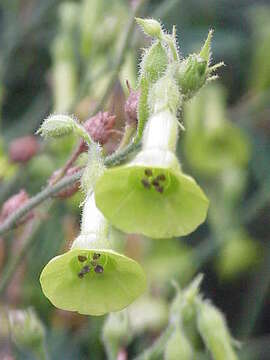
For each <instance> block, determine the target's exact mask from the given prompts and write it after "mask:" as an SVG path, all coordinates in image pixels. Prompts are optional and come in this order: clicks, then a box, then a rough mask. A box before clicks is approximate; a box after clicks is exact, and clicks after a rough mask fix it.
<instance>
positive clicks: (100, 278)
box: [40, 196, 146, 315]
mask: <svg viewBox="0 0 270 360" xmlns="http://www.w3.org/2000/svg"><path fill="white" fill-rule="evenodd" d="M107 229H108V226H107V222H106V220H105V219H104V217H103V216H102V214H101V213H100V212H99V211H98V209H97V208H96V205H95V201H94V197H93V196H90V197H88V198H87V200H86V203H85V205H84V210H83V216H82V226H81V234H80V235H79V236H78V237H77V239H76V240H75V241H74V243H73V245H72V247H71V249H70V250H69V251H68V252H67V253H65V254H63V255H60V256H56V257H55V258H53V259H52V260H51V261H50V262H49V263H48V264H47V265H46V266H45V268H44V269H43V271H42V273H41V276H40V282H41V286H42V290H43V292H44V294H45V296H46V297H47V298H48V299H49V300H50V301H51V302H52V303H53V305H55V306H56V307H58V308H60V309H63V310H69V311H77V312H78V313H80V314H85V315H103V314H105V313H108V312H112V311H118V310H121V309H123V308H125V307H126V306H127V305H129V304H130V303H131V302H133V301H134V300H135V299H136V298H137V297H138V296H139V295H141V294H142V293H143V291H144V290H145V286H146V279H145V274H144V272H143V270H142V268H141V266H140V265H139V264H138V263H137V262H135V261H134V260H132V259H130V258H128V257H126V256H124V255H121V254H119V253H118V252H116V251H114V250H112V249H111V248H110V243H109V240H108V238H107Z"/></svg>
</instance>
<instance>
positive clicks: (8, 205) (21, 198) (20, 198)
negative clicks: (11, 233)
mask: <svg viewBox="0 0 270 360" xmlns="http://www.w3.org/2000/svg"><path fill="white" fill-rule="evenodd" d="M28 200H29V196H28V194H27V192H26V191H25V190H20V192H18V194H15V195H13V196H11V197H10V198H9V199H8V200H7V201H6V202H4V204H3V206H2V210H1V214H0V223H1V222H3V221H5V220H6V219H7V218H8V217H9V216H10V215H11V214H12V213H14V211H16V210H18V209H19V208H20V207H21V206H23V205H25V203H27V201H28ZM31 217H33V213H32V212H30V213H28V214H27V215H26V216H25V217H24V218H23V220H22V221H20V223H25V222H26V221H27V220H29V219H30V218H31Z"/></svg>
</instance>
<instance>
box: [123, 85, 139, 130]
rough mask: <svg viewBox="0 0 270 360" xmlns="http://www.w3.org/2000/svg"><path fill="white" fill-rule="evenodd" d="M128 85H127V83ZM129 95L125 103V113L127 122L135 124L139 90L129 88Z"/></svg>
mask: <svg viewBox="0 0 270 360" xmlns="http://www.w3.org/2000/svg"><path fill="white" fill-rule="evenodd" d="M128 86H129V85H128ZM129 91H130V93H129V97H128V98H127V101H126V103H125V113H126V117H127V123H128V124H137V121H138V120H137V108H138V103H139V99H140V92H139V91H134V90H132V89H130V88H129Z"/></svg>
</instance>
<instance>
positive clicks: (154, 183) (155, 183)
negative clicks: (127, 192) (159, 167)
mask: <svg viewBox="0 0 270 360" xmlns="http://www.w3.org/2000/svg"><path fill="white" fill-rule="evenodd" d="M152 184H153V185H154V186H155V187H158V186H159V182H158V180H157V179H154V180H153V181H152Z"/></svg>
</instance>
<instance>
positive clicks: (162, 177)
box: [156, 174, 166, 181]
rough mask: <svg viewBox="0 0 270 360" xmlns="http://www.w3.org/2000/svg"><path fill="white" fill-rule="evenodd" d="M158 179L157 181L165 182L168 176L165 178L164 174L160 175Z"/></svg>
mask: <svg viewBox="0 0 270 360" xmlns="http://www.w3.org/2000/svg"><path fill="white" fill-rule="evenodd" d="M156 179H157V180H158V181H165V180H166V176H165V175H164V174H160V175H158V176H157V177H156Z"/></svg>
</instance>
